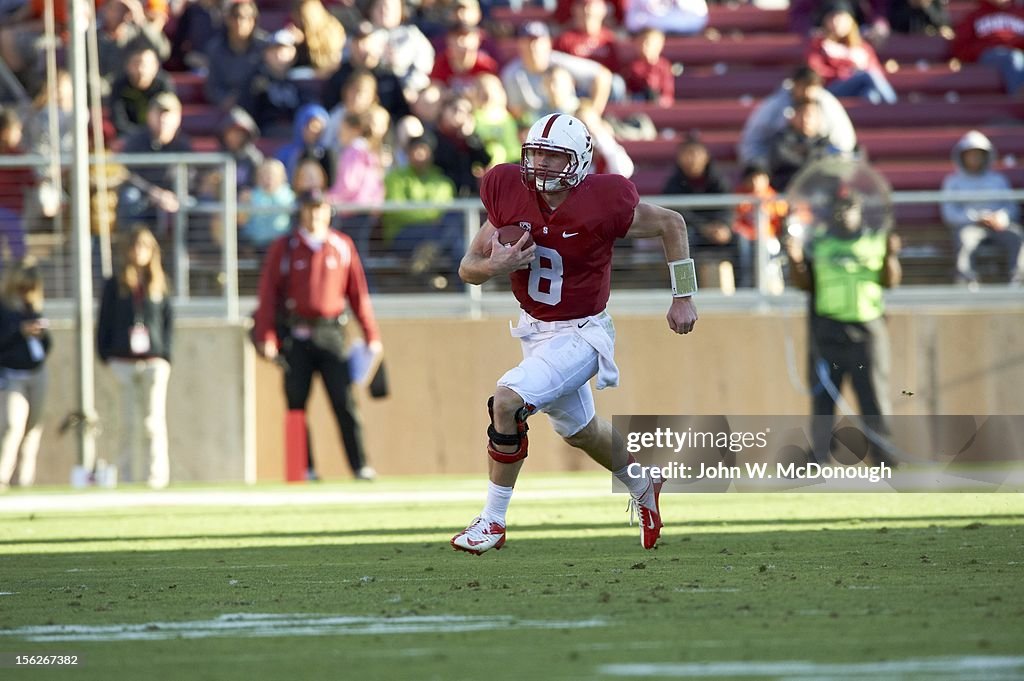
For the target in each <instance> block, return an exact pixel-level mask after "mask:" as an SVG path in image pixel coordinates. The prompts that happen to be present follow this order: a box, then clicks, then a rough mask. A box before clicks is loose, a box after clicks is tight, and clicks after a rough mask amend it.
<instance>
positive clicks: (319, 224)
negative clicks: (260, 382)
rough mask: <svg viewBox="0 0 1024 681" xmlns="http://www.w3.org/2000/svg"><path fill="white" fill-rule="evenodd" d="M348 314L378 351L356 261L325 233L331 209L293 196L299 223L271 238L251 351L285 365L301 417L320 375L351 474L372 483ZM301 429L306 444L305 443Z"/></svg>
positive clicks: (314, 196) (347, 247) (288, 394)
mask: <svg viewBox="0 0 1024 681" xmlns="http://www.w3.org/2000/svg"><path fill="white" fill-rule="evenodd" d="M347 310H351V311H352V314H353V316H354V317H355V318H356V320H357V321H358V322H359V326H360V327H362V330H363V337H364V338H365V339H366V343H367V345H368V347H369V349H370V350H371V352H372V353H373V354H374V355H376V356H379V355H380V354H381V353H382V351H383V346H382V345H381V340H380V331H379V330H378V328H377V320H376V318H375V316H374V313H373V306H372V304H371V303H370V293H369V288H368V286H367V284H366V275H365V273H364V271H363V264H362V261H361V260H360V259H359V253H358V252H357V251H356V248H355V246H354V245H353V243H352V240H351V239H350V238H349V237H348V236H346V235H344V234H341V233H340V232H337V231H335V230H333V229H331V205H330V204H329V203H328V202H327V198H326V196H325V195H324V193H323V192H322V191H320V190H312V191H308V192H305V193H303V194H301V195H300V196H299V224H298V227H297V228H296V230H295V231H294V232H293V233H291V234H286V235H285V236H282V237H281V238H279V239H278V240H277V241H275V242H274V243H273V244H272V245H271V246H270V250H269V251H268V253H267V257H266V260H264V262H263V271H262V273H261V274H260V289H259V306H258V308H257V310H256V315H255V318H254V326H253V338H254V340H255V342H256V349H257V351H258V352H259V353H260V355H262V356H263V357H265V358H267V359H270V360H276V359H278V358H279V357H280V360H279V362H280V363H281V364H282V365H283V366H284V367H285V372H284V392H285V398H286V400H287V402H288V410H289V412H292V413H295V412H299V414H300V415H302V417H303V418H304V412H305V409H306V402H307V400H308V399H309V391H310V386H311V384H312V380H313V374H315V373H319V374H320V378H321V379H322V380H323V383H324V387H325V388H326V389H327V395H328V397H329V398H330V400H331V406H332V407H333V408H334V415H335V418H336V419H337V422H338V428H339V430H340V431H341V438H342V442H343V443H344V445H345V453H346V455H347V456H348V461H349V465H350V466H351V467H352V472H353V473H354V474H355V476H356V477H357V478H358V479H360V480H372V479H373V478H374V477H376V472H375V471H374V470H373V469H372V468H370V467H369V466H367V465H366V454H365V451H364V448H363V436H362V427H361V425H360V423H359V419H358V417H357V416H356V405H355V402H354V400H353V399H352V389H351V388H352V379H351V376H350V374H349V365H348V361H347V360H346V357H345V327H344V326H343V324H342V316H343V314H344V313H345V312H346V311H347ZM309 441H310V440H309V437H308V431H307V437H306V444H307V448H308V446H309Z"/></svg>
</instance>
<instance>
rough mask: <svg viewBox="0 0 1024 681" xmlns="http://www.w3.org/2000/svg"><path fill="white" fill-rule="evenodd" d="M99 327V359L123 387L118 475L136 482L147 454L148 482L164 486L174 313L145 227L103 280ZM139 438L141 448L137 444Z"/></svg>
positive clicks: (155, 249) (153, 243)
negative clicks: (116, 269) (117, 269)
mask: <svg viewBox="0 0 1024 681" xmlns="http://www.w3.org/2000/svg"><path fill="white" fill-rule="evenodd" d="M98 327H99V330H98V344H97V346H98V351H99V355H100V359H101V360H102V361H103V363H104V364H107V365H108V366H109V367H110V370H111V371H112V372H113V373H114V378H115V379H117V383H118V385H119V386H120V389H121V446H120V457H119V460H118V470H119V475H120V477H121V479H122V480H126V481H129V482H130V481H135V480H140V479H141V478H142V475H143V468H142V466H143V457H142V454H143V453H145V454H146V458H147V459H148V462H149V472H148V482H149V486H150V487H152V488H154V489H161V488H163V487H166V486H167V483H168V482H169V480H170V462H169V460H168V456H167V380H168V379H169V378H170V375H171V363H170V360H171V334H172V327H173V313H172V311H171V302H170V299H169V298H168V287H167V279H166V277H165V276H164V269H163V266H162V265H161V264H160V246H159V245H158V244H157V242H156V238H155V237H154V236H153V233H152V232H150V231H149V230H148V229H145V228H141V229H137V230H135V231H133V232H132V234H131V236H130V237H129V238H128V241H127V243H126V244H125V252H124V264H123V266H122V268H121V271H120V272H119V273H118V274H117V275H116V276H115V277H112V278H110V279H108V280H107V281H106V283H105V284H104V286H103V300H102V301H101V303H100V315H99V324H98ZM140 436H141V439H142V447H141V448H139V447H138V446H137V445H136V441H137V440H138V438H139V437H140Z"/></svg>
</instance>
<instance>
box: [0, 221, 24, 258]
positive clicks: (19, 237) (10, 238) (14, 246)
mask: <svg viewBox="0 0 1024 681" xmlns="http://www.w3.org/2000/svg"><path fill="white" fill-rule="evenodd" d="M0 242H6V243H7V249H8V250H9V251H10V252H11V259H12V260H21V259H22V258H24V257H25V225H24V224H23V223H22V221H21V216H20V215H18V214H17V213H15V212H14V211H13V210H10V209H9V208H0ZM2 250H3V245H2V243H0V252H2Z"/></svg>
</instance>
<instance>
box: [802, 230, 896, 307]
mask: <svg viewBox="0 0 1024 681" xmlns="http://www.w3.org/2000/svg"><path fill="white" fill-rule="evenodd" d="M885 242H886V234H885V232H881V231H880V232H871V233H865V234H864V235H862V236H859V237H857V238H854V239H838V238H836V237H834V236H831V235H830V234H828V233H826V232H824V231H819V232H818V233H817V234H816V235H815V238H814V241H813V243H812V245H811V249H812V250H811V253H812V259H813V263H814V299H815V301H814V307H815V311H816V312H817V313H818V315H820V316H822V317H829V318H831V319H835V320H837V321H841V322H869V321H871V320H873V319H878V318H879V317H881V316H882V313H883V311H884V304H883V302H882V284H881V278H882V268H883V267H884V266H885Z"/></svg>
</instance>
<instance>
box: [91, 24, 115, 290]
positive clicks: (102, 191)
mask: <svg viewBox="0 0 1024 681" xmlns="http://www.w3.org/2000/svg"><path fill="white" fill-rule="evenodd" d="M94 19H95V17H94ZM96 30H97V29H96V21H95V20H93V21H90V22H89V29H88V31H89V33H88V36H87V38H88V43H87V49H88V56H89V93H90V101H89V112H90V115H91V116H92V120H93V121H95V123H93V126H92V148H93V150H94V153H95V154H96V168H95V170H94V172H95V173H96V198H97V199H98V201H97V203H96V209H97V212H98V213H99V215H97V216H96V222H97V223H98V224H99V228H100V229H99V232H100V235H99V236H100V271H101V272H102V273H103V278H104V279H109V278H110V277H111V275H113V273H114V264H113V258H112V257H111V255H110V200H109V199H110V197H109V196H108V192H109V186H108V183H107V154H106V149H107V145H106V143H105V142H104V140H103V124H102V121H103V104H102V102H101V101H100V85H101V83H100V48H99V38H98V37H97V36H96Z"/></svg>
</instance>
